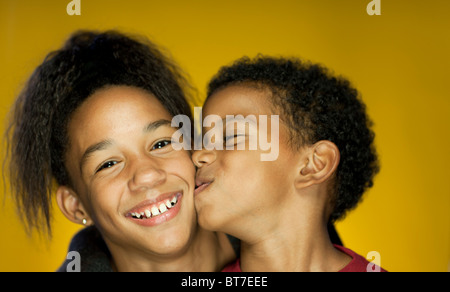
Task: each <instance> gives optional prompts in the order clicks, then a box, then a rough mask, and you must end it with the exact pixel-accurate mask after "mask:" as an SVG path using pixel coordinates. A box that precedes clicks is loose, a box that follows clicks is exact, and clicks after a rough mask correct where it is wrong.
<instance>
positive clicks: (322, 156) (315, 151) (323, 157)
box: [295, 140, 340, 188]
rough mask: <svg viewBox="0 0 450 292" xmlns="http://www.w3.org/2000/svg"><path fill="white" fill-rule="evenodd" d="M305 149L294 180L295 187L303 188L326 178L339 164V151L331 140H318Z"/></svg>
mask: <svg viewBox="0 0 450 292" xmlns="http://www.w3.org/2000/svg"><path fill="white" fill-rule="evenodd" d="M307 151H308V152H307V155H306V157H305V158H304V163H303V164H302V165H301V167H300V171H299V172H298V174H297V178H296V181H295V185H296V187H297V188H305V187H308V186H311V185H314V184H320V183H322V182H324V181H326V180H328V179H329V178H330V177H332V176H333V174H334V173H335V172H336V169H337V167H338V165H339V160H340V152H339V149H338V147H337V146H336V144H334V143H333V142H331V141H327V140H323V141H319V142H317V143H316V144H314V145H312V146H311V147H309V149H308V150H307Z"/></svg>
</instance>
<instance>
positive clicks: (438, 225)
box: [0, 0, 450, 271]
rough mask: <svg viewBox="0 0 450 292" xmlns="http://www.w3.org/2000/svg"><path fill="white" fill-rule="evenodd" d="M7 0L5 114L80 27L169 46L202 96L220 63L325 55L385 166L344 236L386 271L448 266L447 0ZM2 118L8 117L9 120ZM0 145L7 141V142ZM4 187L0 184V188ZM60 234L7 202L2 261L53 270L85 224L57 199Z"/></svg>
mask: <svg viewBox="0 0 450 292" xmlns="http://www.w3.org/2000/svg"><path fill="white" fill-rule="evenodd" d="M69 2H70V1H69V0H57V1H47V0H39V1H36V0H0V118H1V123H2V125H3V128H4V126H5V124H6V123H5V119H6V114H7V112H8V109H9V107H10V106H11V104H12V102H13V100H14V98H15V96H16V95H17V94H18V92H19V91H20V89H21V87H22V86H23V84H24V82H25V81H26V79H27V78H28V76H29V74H30V73H31V72H32V71H33V69H34V68H35V67H36V66H37V65H38V64H39V63H40V62H41V61H42V59H43V58H44V56H45V55H46V54H47V53H48V52H49V51H50V50H54V49H57V48H58V47H60V46H61V45H62V43H63V42H64V40H65V39H67V37H68V36H69V34H70V33H72V32H73V31H75V30H77V29H81V28H88V29H99V30H103V29H120V30H122V31H125V32H131V33H138V34H143V35H146V36H148V37H149V38H150V39H152V40H153V41H155V42H156V43H158V44H160V45H162V46H163V47H165V48H167V50H169V51H170V52H171V54H172V56H173V57H174V58H175V59H176V61H177V62H179V64H180V65H181V67H182V68H183V69H184V70H186V71H187V72H188V73H189V74H190V76H191V80H192V82H193V84H194V85H195V86H196V87H198V89H199V93H200V96H202V97H203V96H204V93H205V86H206V83H207V81H208V80H209V78H210V77H211V76H212V75H213V74H214V73H215V72H216V71H217V70H218V69H219V67H220V66H221V65H224V64H228V63H230V62H231V61H232V60H234V59H236V58H239V57H241V56H243V55H249V56H254V55H255V54H257V53H264V54H271V55H294V56H300V57H303V58H306V59H310V60H312V61H315V62H320V63H323V64H324V65H326V66H328V67H330V68H332V69H333V70H334V71H335V72H336V73H337V74H342V75H344V76H346V77H348V78H349V79H350V80H351V81H352V82H353V84H354V85H355V86H356V87H357V88H358V89H359V90H360V91H361V93H362V96H363V99H364V100H365V102H366V104H367V106H368V110H369V114H370V116H371V117H372V119H373V120H374V122H375V131H376V134H377V136H376V144H377V147H378V151H379V154H380V158H381V165H382V168H381V172H380V174H379V175H378V176H377V178H376V180H375V186H374V188H373V189H372V190H371V191H370V192H368V193H367V195H366V197H365V200H364V201H363V203H362V204H360V205H359V207H358V208H357V209H356V210H355V211H353V212H352V213H350V214H349V215H348V216H347V217H346V218H345V220H343V221H342V222H339V223H338V224H337V228H338V231H339V233H340V235H341V237H342V239H343V241H344V243H345V245H346V246H347V247H349V248H351V249H353V250H355V251H356V252H358V253H360V254H361V255H363V256H365V255H366V254H367V253H368V252H369V251H372V250H374V251H378V252H379V253H380V257H381V258H380V259H381V265H382V266H383V267H384V268H386V269H387V270H389V271H447V270H448V264H449V253H450V214H449V209H450V208H449V207H450V183H449V180H450V178H449V174H450V172H449V171H448V169H449V167H450V155H449V149H450V95H449V93H450V90H449V87H448V86H449V83H450V81H449V77H448V75H449V72H450V71H449V68H450V67H449V66H450V57H449V53H450V37H449V34H450V33H449V31H450V21H449V17H448V11H450V1H446V0H442V1H438V0H429V1H419V0H411V1H407V0H381V13H382V15H380V16H369V15H367V13H366V5H367V4H368V3H369V2H370V1H369V0H340V1H336V0H314V1H311V0H292V1H285V0H277V1H274V0H272V1H266V0H255V1H245V0H227V1H210V0H191V1H185V0H180V1H174V0H164V1H161V0H159V1H147V0H145V1H139V0H128V1H119V0H110V1H107V0H95V1H94V0H89V1H88V0H81V16H68V15H67V13H66V6H67V4H68V3H69ZM2 130H3V129H2ZM0 151H1V152H2V154H3V153H4V147H2V148H0ZM0 190H1V192H2V193H3V188H1V189H0ZM54 214H55V218H54V219H55V221H54V237H53V240H52V241H51V242H46V241H45V240H43V239H40V238H39V237H37V236H34V237H33V238H28V237H27V236H26V235H25V233H24V231H23V229H22V227H21V225H20V223H19V221H18V219H17V217H16V215H15V213H14V208H13V206H12V204H11V201H10V199H4V200H2V203H1V205H0V271H53V270H55V269H56V268H57V267H58V266H59V264H60V263H61V262H62V261H63V260H64V258H65V255H66V254H67V247H68V243H69V241H70V238H71V236H72V235H73V234H74V233H75V232H76V231H77V230H78V229H79V228H80V227H79V226H77V225H74V224H72V223H69V221H68V220H66V219H65V218H63V217H62V215H60V212H59V210H58V209H57V208H55V213H54Z"/></svg>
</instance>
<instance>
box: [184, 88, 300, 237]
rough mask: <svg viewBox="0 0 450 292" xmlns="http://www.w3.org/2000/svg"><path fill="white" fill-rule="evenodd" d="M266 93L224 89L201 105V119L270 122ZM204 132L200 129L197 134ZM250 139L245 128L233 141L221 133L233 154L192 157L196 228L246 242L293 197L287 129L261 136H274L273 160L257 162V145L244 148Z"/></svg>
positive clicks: (293, 159) (293, 162)
mask: <svg viewBox="0 0 450 292" xmlns="http://www.w3.org/2000/svg"><path fill="white" fill-rule="evenodd" d="M269 94H270V93H269V92H267V91H265V90H259V89H254V88H250V87H244V86H229V87H226V88H224V89H221V90H219V91H218V92H216V93H215V94H213V95H212V96H211V97H210V98H209V99H208V100H207V102H206V104H205V106H204V107H203V117H206V116H208V115H217V116H219V117H220V118H221V119H225V118H226V116H227V115H232V116H237V115H242V116H243V117H247V116H249V115H254V116H256V117H258V116H259V115H267V117H270V116H271V115H272V114H273V113H272V106H271V105H270V104H269V101H268V95H269ZM224 126H225V123H224ZM258 126H259V124H258ZM267 128H268V129H270V126H267ZM235 129H237V128H235ZM209 130H210V129H209V128H204V129H203V133H207V132H208V131H209ZM238 131H239V130H238ZM252 135H258V131H257V130H255V129H253V128H252V126H251V125H250V126H248V127H246V130H245V131H244V132H242V133H241V132H238V133H236V136H234V137H225V130H224V137H223V140H224V141H223V142H224V144H226V145H235V150H225V147H224V150H205V149H203V150H200V151H196V152H195V153H194V154H193V156H192V159H193V161H194V163H195V164H196V165H197V167H198V171H197V182H196V183H197V186H199V187H198V188H197V189H196V191H195V205H196V209H197V213H198V218H199V219H198V220H199V224H200V225H201V226H202V227H204V228H206V229H209V230H216V231H222V232H225V233H228V234H231V235H234V236H236V237H238V238H240V239H246V238H247V237H248V236H249V234H252V233H255V232H258V231H261V230H262V228H268V227H269V226H270V225H271V222H276V221H277V216H278V214H279V212H280V210H283V208H284V206H288V205H289V204H290V197H289V195H290V194H292V193H293V192H294V185H293V183H292V182H293V181H294V179H293V175H294V174H295V172H293V171H292V170H293V169H295V167H296V161H298V159H296V157H295V155H296V154H295V153H293V151H292V150H290V148H289V146H287V145H288V134H287V129H286V128H285V127H284V125H283V123H281V122H280V128H279V131H278V133H267V135H268V138H269V140H271V139H273V138H274V137H275V136H274V135H279V136H278V137H279V156H278V159H276V160H275V161H261V154H262V153H264V152H266V151H263V150H261V149H260V147H259V145H258V147H257V150H250V149H249V147H248V143H249V140H250V139H251V138H252ZM253 138H254V137H253ZM239 144H245V145H246V146H245V150H236V148H237V146H238V145H239Z"/></svg>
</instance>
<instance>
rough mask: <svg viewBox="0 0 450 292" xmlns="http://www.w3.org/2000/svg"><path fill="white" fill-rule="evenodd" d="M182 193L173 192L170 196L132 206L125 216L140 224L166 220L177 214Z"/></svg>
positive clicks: (146, 224) (153, 224)
mask: <svg viewBox="0 0 450 292" xmlns="http://www.w3.org/2000/svg"><path fill="white" fill-rule="evenodd" d="M182 198H183V193H182V192H178V193H174V194H173V195H172V197H169V198H168V199H165V200H161V201H159V202H157V203H152V204H148V205H147V206H142V203H141V204H139V205H140V207H137V208H133V209H132V210H130V211H129V212H127V213H126V215H125V217H126V218H127V219H129V220H131V221H132V222H134V223H136V224H138V225H141V226H147V227H150V226H156V225H159V224H162V223H164V222H167V221H169V220H171V219H173V218H174V217H176V216H177V215H178V212H179V211H180V208H181V204H182Z"/></svg>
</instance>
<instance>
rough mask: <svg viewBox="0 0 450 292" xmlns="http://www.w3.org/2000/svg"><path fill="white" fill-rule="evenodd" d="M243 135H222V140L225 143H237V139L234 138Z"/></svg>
mask: <svg viewBox="0 0 450 292" xmlns="http://www.w3.org/2000/svg"><path fill="white" fill-rule="evenodd" d="M244 136H245V135H241V134H235V135H231V136H225V137H223V142H224V143H225V144H230V143H232V142H234V143H237V142H238V141H237V140H236V138H238V137H244Z"/></svg>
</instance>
